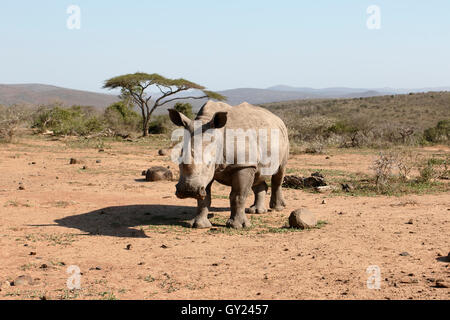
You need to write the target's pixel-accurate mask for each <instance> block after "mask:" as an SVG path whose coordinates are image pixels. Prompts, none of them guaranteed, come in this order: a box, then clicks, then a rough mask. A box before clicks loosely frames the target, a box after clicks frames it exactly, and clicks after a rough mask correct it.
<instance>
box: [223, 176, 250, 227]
mask: <svg viewBox="0 0 450 320" xmlns="http://www.w3.org/2000/svg"><path fill="white" fill-rule="evenodd" d="M255 171H256V169H255V168H243V169H239V170H236V172H234V173H233V175H232V178H231V180H232V184H231V193H230V207H231V216H230V219H228V221H227V227H228V228H234V229H241V228H248V227H250V226H251V224H250V221H249V220H248V219H247V216H246V215H245V200H246V199H247V196H248V194H249V192H250V189H251V187H252V185H253V181H254V177H255Z"/></svg>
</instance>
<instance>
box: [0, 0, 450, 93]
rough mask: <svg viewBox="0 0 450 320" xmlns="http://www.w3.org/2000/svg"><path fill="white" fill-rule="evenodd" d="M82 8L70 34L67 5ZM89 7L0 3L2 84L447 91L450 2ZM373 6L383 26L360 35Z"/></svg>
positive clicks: (81, 1)
mask: <svg viewBox="0 0 450 320" xmlns="http://www.w3.org/2000/svg"><path fill="white" fill-rule="evenodd" d="M72 4H73V5H77V6H79V8H80V10H81V16H80V29H72V30H70V29H69V28H68V27H67V20H68V18H69V17H70V16H71V14H70V13H67V8H68V7H69V6H70V5H72ZM432 4H433V6H430V2H421V1H406V0H399V1H395V3H393V2H390V1H386V0H382V1H365V0H362V1H356V0H350V1H346V2H345V3H335V2H333V1H331V0H321V1H315V2H314V3H298V1H281V2H277V3H274V2H270V1H246V2H245V3H242V2H240V1H227V2H226V3H225V2H224V3H211V2H209V1H191V2H189V3H186V2H183V1H167V2H164V3H142V2H141V1H136V0H134V1H128V2H123V3H110V2H107V1H104V0H99V1H96V2H95V3H92V2H89V1H87V0H78V1H51V0H44V1H40V2H39V3H35V2H32V3H30V2H27V1H23V0H18V1H15V2H12V3H2V5H1V10H0V27H1V28H2V29H3V31H4V32H2V34H1V36H0V39H1V41H2V46H3V48H5V49H4V50H2V51H1V52H0V59H1V61H2V64H1V69H2V73H1V74H0V83H2V84H17V83H20V84H23V83H42V84H49V85H55V86H59V87H65V88H71V89H78V90H88V91H93V92H102V93H108V91H107V90H103V89H101V87H102V84H103V81H104V80H106V79H108V78H110V77H113V76H116V75H119V74H124V73H133V72H136V71H142V72H148V73H154V72H155V73H160V74H162V75H164V76H167V77H171V78H179V77H183V78H186V79H188V80H191V81H194V82H197V83H199V84H201V85H204V86H206V87H208V88H210V89H212V90H228V89H234V88H268V87H271V86H276V85H287V86H292V87H310V88H329V87H349V88H368V89H374V88H384V87H390V88H414V89H415V88H427V87H446V86H450V63H448V57H449V56H450V41H449V38H448V32H449V31H450V20H449V19H448V17H447V16H448V12H450V3H448V2H446V1H443V0H442V1H441V0H435V1H432ZM371 5H377V6H378V7H379V9H380V19H379V21H380V27H381V28H380V29H369V28H368V26H367V20H368V19H370V17H371V16H372V14H368V13H367V9H368V7H370V6H371Z"/></svg>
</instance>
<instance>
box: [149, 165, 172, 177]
mask: <svg viewBox="0 0 450 320" xmlns="http://www.w3.org/2000/svg"><path fill="white" fill-rule="evenodd" d="M172 178H173V174H172V171H170V170H169V169H167V168H164V167H159V166H157V167H152V168H150V169H148V170H147V172H146V174H145V180H146V181H160V180H169V181H170V180H172Z"/></svg>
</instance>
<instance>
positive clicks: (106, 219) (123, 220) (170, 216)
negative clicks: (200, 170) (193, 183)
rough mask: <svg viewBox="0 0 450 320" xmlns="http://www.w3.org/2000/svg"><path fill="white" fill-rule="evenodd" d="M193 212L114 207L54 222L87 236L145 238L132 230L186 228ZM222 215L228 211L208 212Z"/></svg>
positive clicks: (160, 207) (171, 207)
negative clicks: (162, 227)
mask: <svg viewBox="0 0 450 320" xmlns="http://www.w3.org/2000/svg"><path fill="white" fill-rule="evenodd" d="M196 209H197V208H196V207H187V206H174V205H128V206H114V207H106V208H102V209H98V210H94V211H90V212H87V213H82V214H79V215H74V216H68V217H64V218H61V219H57V220H55V223H56V224H57V225H59V226H61V227H67V228H74V229H79V230H81V231H84V232H86V233H88V234H90V235H104V236H114V237H130V238H148V237H147V236H146V235H145V232H144V231H143V230H139V229H134V228H136V227H137V226H143V227H145V226H150V225H153V226H182V227H190V225H189V224H188V222H187V221H188V220H190V219H192V218H194V217H195V215H196ZM222 211H229V208H211V209H210V212H222ZM147 232H149V231H147ZM150 232H151V231H150Z"/></svg>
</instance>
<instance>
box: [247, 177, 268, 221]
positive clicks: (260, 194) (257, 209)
mask: <svg viewBox="0 0 450 320" xmlns="http://www.w3.org/2000/svg"><path fill="white" fill-rule="evenodd" d="M267 189H268V187H267V183H266V182H265V181H263V182H262V183H260V184H258V185H255V186H253V187H252V190H253V193H254V194H255V202H254V203H253V205H252V206H251V207H250V208H249V209H248V210H246V211H247V212H248V213H257V214H261V213H266V212H267V209H266V206H265V205H264V201H265V198H266V193H267Z"/></svg>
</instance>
